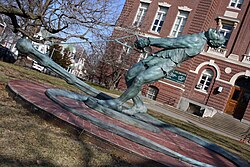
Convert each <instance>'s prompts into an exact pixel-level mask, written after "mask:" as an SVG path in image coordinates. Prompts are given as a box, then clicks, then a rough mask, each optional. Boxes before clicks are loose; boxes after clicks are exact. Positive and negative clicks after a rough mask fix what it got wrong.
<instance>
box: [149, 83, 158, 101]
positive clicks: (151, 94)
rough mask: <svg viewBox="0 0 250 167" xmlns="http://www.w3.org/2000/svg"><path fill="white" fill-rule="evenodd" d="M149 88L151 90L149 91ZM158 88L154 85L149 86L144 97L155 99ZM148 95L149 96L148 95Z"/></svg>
mask: <svg viewBox="0 0 250 167" xmlns="http://www.w3.org/2000/svg"><path fill="white" fill-rule="evenodd" d="M150 90H151V91H150ZM158 92H159V89H158V88H157V87H154V86H149V87H148V90H147V94H146V97H147V98H149V99H152V100H154V99H156V97H157V95H158ZM149 96H150V97H149Z"/></svg>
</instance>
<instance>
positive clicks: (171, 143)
mask: <svg viewBox="0 0 250 167" xmlns="http://www.w3.org/2000/svg"><path fill="white" fill-rule="evenodd" d="M8 86H9V88H10V89H11V90H12V91H13V92H14V93H15V94H16V95H17V96H19V97H21V98H22V99H23V100H25V101H26V102H29V103H30V104H31V105H34V106H35V107H37V108H39V109H42V110H44V111H46V112H48V113H50V114H52V115H54V116H55V117H58V118H60V119H62V120H64V121H66V122H68V123H69V124H71V125H74V126H76V127H78V128H81V129H84V130H85V131H88V132H89V133H90V134H92V135H93V136H96V137H99V138H102V139H103V140H106V141H108V142H110V143H112V144H114V145H116V146H118V147H121V148H123V149H126V150H128V151H131V152H134V153H136V154H138V155H140V156H143V157H145V158H148V159H152V160H154V161H157V162H159V163H161V164H164V165H166V166H175V167H178V166H179V167H185V166H192V165H190V163H187V162H184V161H180V160H178V159H176V158H173V157H171V156H168V155H166V154H163V153H160V152H158V151H155V150H153V149H150V148H148V147H145V146H143V145H140V144H138V143H135V142H133V141H131V140H128V139H126V138H124V137H121V136H119V135H117V134H115V133H112V132H110V131H107V130H104V129H103V128H102V127H98V126H96V125H94V124H93V123H91V122H90V121H87V120H84V119H81V118H79V117H78V116H75V115H74V114H72V113H70V112H68V111H66V110H64V109H62V108H61V107H60V106H59V105H57V104H55V103H54V102H52V101H51V100H50V99H49V98H48V97H47V96H46V95H45V91H46V90H47V89H48V88H49V87H48V86H46V85H42V84H38V83H33V82H29V81H19V80H15V81H10V82H9V84H8ZM60 100H61V101H62V102H64V103H65V104H67V105H68V106H72V107H74V108H75V109H77V110H78V111H79V112H84V113H88V114H89V115H91V116H93V117H95V118H97V119H99V120H102V121H105V122H107V123H110V124H114V125H116V126H119V127H121V128H124V129H127V130H129V131H131V132H133V133H136V134H138V135H140V136H142V137H144V138H147V139H149V140H151V141H153V142H155V143H158V144H160V145H162V146H163V147H166V148H169V149H171V150H172V151H175V152H177V153H179V154H182V155H183V156H185V157H188V158H191V159H194V160H197V161H200V162H203V163H206V164H211V165H214V166H230V167H233V166H236V165H235V164H234V163H232V162H231V161H230V160H228V159H226V158H224V157H223V156H221V155H219V154H217V153H215V152H213V151H210V150H208V149H206V148H204V147H202V146H200V145H198V144H196V143H194V142H192V141H190V140H188V139H186V138H184V137H182V136H180V135H178V134H175V133H173V132H170V131H168V130H165V129H161V132H160V133H153V132H150V131H147V130H143V129H139V128H136V127H134V126H131V125H128V124H125V123H122V122H120V121H117V120H115V119H113V118H111V117H108V116H106V115H104V114H102V113H99V112H97V111H95V110H93V109H90V108H89V107H87V106H86V105H85V104H84V103H82V102H79V101H75V100H72V99H67V98H63V97H60Z"/></svg>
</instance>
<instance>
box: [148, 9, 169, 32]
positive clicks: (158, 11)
mask: <svg viewBox="0 0 250 167" xmlns="http://www.w3.org/2000/svg"><path fill="white" fill-rule="evenodd" d="M161 7H164V8H167V12H168V7H166V6H158V10H157V12H156V14H155V17H154V20H153V23H152V26H151V28H150V32H152V33H156V34H160V32H157V29H158V28H159V24H160V22H159V23H158V25H157V26H156V29H155V31H153V30H152V29H153V27H154V22H155V20H156V18H157V16H158V13H161V14H164V12H162V11H160V10H161ZM167 12H165V15H167ZM162 16H163V15H161V19H162ZM159 21H161V20H159ZM163 21H164V20H163Z"/></svg>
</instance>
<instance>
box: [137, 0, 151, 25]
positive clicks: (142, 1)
mask: <svg viewBox="0 0 250 167" xmlns="http://www.w3.org/2000/svg"><path fill="white" fill-rule="evenodd" d="M141 3H147V4H149V5H150V3H151V1H147V0H141V1H140V4H139V7H138V9H137V12H136V15H135V18H134V21H133V26H134V24H135V22H136V19H137V15H138V12H139V11H140V8H141ZM147 10H148V8H147ZM140 19H141V18H140ZM142 21H143V20H141V21H140V23H142ZM135 27H140V25H137V26H135Z"/></svg>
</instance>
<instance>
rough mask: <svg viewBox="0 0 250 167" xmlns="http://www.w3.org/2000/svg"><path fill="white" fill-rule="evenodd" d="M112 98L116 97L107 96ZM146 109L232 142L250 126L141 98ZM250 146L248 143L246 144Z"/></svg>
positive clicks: (228, 117)
mask: <svg viewBox="0 0 250 167" xmlns="http://www.w3.org/2000/svg"><path fill="white" fill-rule="evenodd" d="M109 95H110V96H112V97H117V95H114V94H109ZM142 98H143V101H144V103H145V105H146V106H147V108H148V109H150V110H153V111H157V112H160V113H162V114H165V115H168V116H170V117H173V118H176V119H179V120H182V121H185V122H189V123H192V124H195V125H196V126H198V127H201V128H204V129H207V130H209V131H212V132H215V133H218V134H221V135H224V136H227V137H230V138H232V139H234V140H237V141H240V140H241V139H242V135H243V134H244V133H245V132H247V131H248V130H249V128H250V125H248V124H245V123H242V122H240V120H237V119H235V118H233V117H232V116H231V115H228V114H226V113H219V112H218V113H216V114H215V115H214V116H213V117H206V118H202V117H199V116H197V115H194V114H191V113H189V112H184V111H181V110H178V109H176V108H174V107H172V106H170V105H165V104H163V103H160V102H157V101H154V100H151V99H148V98H146V97H142ZM246 144H248V145H250V143H246Z"/></svg>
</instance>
